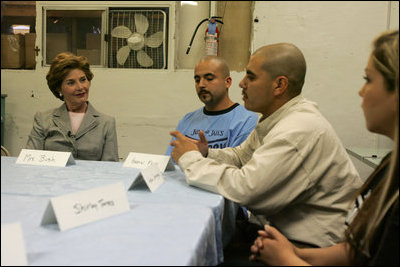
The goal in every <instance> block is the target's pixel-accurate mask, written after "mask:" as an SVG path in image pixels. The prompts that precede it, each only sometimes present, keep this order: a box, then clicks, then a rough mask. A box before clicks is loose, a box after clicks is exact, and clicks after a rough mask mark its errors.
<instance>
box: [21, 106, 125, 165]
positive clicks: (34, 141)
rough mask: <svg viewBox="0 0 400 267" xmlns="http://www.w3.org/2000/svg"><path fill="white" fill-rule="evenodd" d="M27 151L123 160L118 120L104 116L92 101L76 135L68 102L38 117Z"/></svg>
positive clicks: (84, 158) (38, 114) (36, 117)
mask: <svg viewBox="0 0 400 267" xmlns="http://www.w3.org/2000/svg"><path fill="white" fill-rule="evenodd" d="M26 148H27V149H39V150H53V151H63V152H72V155H73V157H74V159H82V160H102V161H119V159H118V144H117V131H116V127H115V118H114V117H111V116H108V115H105V114H102V113H100V112H98V111H97V110H95V109H94V107H93V106H92V105H91V104H90V103H89V102H88V107H87V110H86V113H85V116H84V117H83V120H82V123H81V125H80V126H79V129H78V131H77V132H76V134H75V135H73V134H72V129H71V121H70V119H69V115H68V110H67V106H66V105H65V103H64V104H63V105H61V106H60V107H59V108H55V109H51V110H48V111H44V112H37V113H36V114H35V118H34V122H33V128H32V131H31V134H30V135H29V138H28V142H27V144H26Z"/></svg>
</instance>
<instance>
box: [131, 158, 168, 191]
mask: <svg viewBox="0 0 400 267" xmlns="http://www.w3.org/2000/svg"><path fill="white" fill-rule="evenodd" d="M144 183H145V184H146V185H147V187H148V188H149V189H150V190H151V192H154V191H156V190H157V188H159V187H160V185H162V184H163V183H164V177H163V175H162V172H161V171H160V169H159V168H158V164H156V163H151V164H150V166H148V167H147V168H145V169H143V170H141V172H140V174H139V176H138V177H137V178H136V180H135V181H134V182H133V183H132V185H131V186H130V187H129V189H133V188H134V187H136V186H137V185H141V184H144Z"/></svg>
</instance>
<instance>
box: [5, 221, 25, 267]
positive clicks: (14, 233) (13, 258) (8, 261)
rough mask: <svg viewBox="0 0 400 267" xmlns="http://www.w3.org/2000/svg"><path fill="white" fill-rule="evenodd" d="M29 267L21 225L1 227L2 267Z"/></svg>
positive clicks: (14, 224) (11, 224)
mask: <svg viewBox="0 0 400 267" xmlns="http://www.w3.org/2000/svg"><path fill="white" fill-rule="evenodd" d="M21 265H24V266H25V265H28V260H27V257H26V253H25V244H24V237H23V234H22V228H21V224H20V223H19V222H17V223H9V224H2V225H1V266H21Z"/></svg>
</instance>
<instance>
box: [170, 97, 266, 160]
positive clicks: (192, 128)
mask: <svg viewBox="0 0 400 267" xmlns="http://www.w3.org/2000/svg"><path fill="white" fill-rule="evenodd" d="M257 121H258V116H257V114H255V113H254V112H251V111H248V110H247V109H245V108H244V107H243V106H241V105H239V104H238V103H235V104H234V105H232V106H231V107H229V108H227V109H225V110H221V111H207V110H206V109H205V108H204V107H203V108H200V109H197V110H195V111H193V112H190V113H188V114H186V115H185V116H184V117H183V118H182V119H181V120H180V121H179V123H178V126H177V128H176V129H177V130H178V131H180V132H181V133H182V134H183V135H185V136H187V137H189V138H192V139H195V140H199V131H200V130H202V131H204V134H205V136H206V138H207V141H208V146H209V147H210V148H224V147H235V146H238V145H240V144H241V143H242V142H243V141H244V140H246V138H247V136H248V135H249V134H250V133H251V132H252V131H253V129H254V127H256V124H257ZM172 140H174V138H172ZM172 140H171V142H172ZM172 150H173V147H172V146H171V145H169V146H168V149H167V152H166V153H165V154H166V155H171V152H172Z"/></svg>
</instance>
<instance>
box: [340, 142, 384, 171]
mask: <svg viewBox="0 0 400 267" xmlns="http://www.w3.org/2000/svg"><path fill="white" fill-rule="evenodd" d="M346 150H347V153H349V154H350V155H352V156H354V157H356V158H357V159H359V160H361V161H362V162H364V163H366V164H367V165H369V166H370V167H372V168H376V167H378V165H379V163H381V161H382V159H383V157H385V156H386V155H387V154H388V153H389V152H390V151H391V149H389V148H381V149H375V148H368V147H349V148H346Z"/></svg>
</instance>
